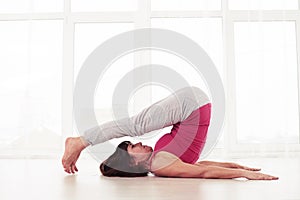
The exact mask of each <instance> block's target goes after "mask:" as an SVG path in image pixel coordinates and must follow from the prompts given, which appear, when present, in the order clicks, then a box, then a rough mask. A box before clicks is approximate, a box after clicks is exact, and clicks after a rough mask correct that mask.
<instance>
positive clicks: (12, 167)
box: [0, 157, 300, 200]
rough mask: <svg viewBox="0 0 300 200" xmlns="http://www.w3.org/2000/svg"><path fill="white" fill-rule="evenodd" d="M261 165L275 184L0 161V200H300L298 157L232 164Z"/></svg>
mask: <svg viewBox="0 0 300 200" xmlns="http://www.w3.org/2000/svg"><path fill="white" fill-rule="evenodd" d="M231 161H236V162H238V163H241V164H245V165H249V166H253V167H261V168H262V172H265V173H269V174H272V175H276V176H279V177H280V179H279V180H277V181H248V180H245V179H235V180H220V179H181V178H180V179H179V178H159V177H154V176H148V177H142V178H107V177H103V176H101V175H100V172H99V171H98V163H97V162H96V161H94V160H89V159H81V160H80V161H79V163H78V168H79V173H78V174H76V175H67V174H65V172H64V171H63V170H62V168H61V162H60V160H59V159H57V160H56V159H0V186H1V187H0V199H1V200H19V199H22V200H27V199H28V200H35V199H39V200H40V199H41V200H46V199H49V200H50V199H51V200H69V199H70V200H77V199H78V200H79V199H80V200H94V199H95V200H96V199H97V200H100V199H106V200H115V199H118V200H119V199H143V200H144V199H155V200H161V199H172V200H176V199H188V200H192V199H201V200H215V199H218V200H221V199H228V200H241V199H242V200H247V199H249V200H250V199H251V200H254V199H255V200H259V199H272V200H274V199H280V200H300V158H295V157H294V158H255V159H254V158H251V159H250V158H249V159H237V160H231Z"/></svg>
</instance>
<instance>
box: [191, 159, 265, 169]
mask: <svg viewBox="0 0 300 200" xmlns="http://www.w3.org/2000/svg"><path fill="white" fill-rule="evenodd" d="M195 165H210V166H217V167H225V168H236V169H245V170H249V171H260V169H259V168H252V167H247V166H243V165H239V164H237V163H231V162H215V161H200V162H198V163H196V164H195Z"/></svg>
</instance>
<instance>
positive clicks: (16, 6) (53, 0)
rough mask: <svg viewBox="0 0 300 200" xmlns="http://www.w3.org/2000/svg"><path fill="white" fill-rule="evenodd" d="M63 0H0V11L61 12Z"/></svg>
mask: <svg viewBox="0 0 300 200" xmlns="http://www.w3.org/2000/svg"><path fill="white" fill-rule="evenodd" d="M63 6H64V1H63V0H0V13H28V12H62V11H63Z"/></svg>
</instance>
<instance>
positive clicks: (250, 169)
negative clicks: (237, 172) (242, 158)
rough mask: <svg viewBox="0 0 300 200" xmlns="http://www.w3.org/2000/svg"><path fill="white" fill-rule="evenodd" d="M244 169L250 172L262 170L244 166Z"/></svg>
mask: <svg viewBox="0 0 300 200" xmlns="http://www.w3.org/2000/svg"><path fill="white" fill-rule="evenodd" d="M242 169H245V170H249V171H260V170H261V169H260V168H252V167H246V166H243V168H242Z"/></svg>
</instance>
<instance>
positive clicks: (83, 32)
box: [74, 23, 134, 109]
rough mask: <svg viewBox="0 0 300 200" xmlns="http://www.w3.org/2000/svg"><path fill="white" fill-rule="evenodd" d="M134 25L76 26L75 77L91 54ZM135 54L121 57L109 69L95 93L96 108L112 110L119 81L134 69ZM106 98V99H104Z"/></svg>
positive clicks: (83, 24)
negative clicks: (113, 96) (113, 97)
mask: <svg viewBox="0 0 300 200" xmlns="http://www.w3.org/2000/svg"><path fill="white" fill-rule="evenodd" d="M133 27H134V26H133V24H132V23H80V24H76V26H75V52H74V53H75V55H74V56H75V60H74V61H75V77H74V81H76V77H77V75H78V73H79V70H80V68H81V66H82V64H83V62H84V61H85V59H86V58H87V57H88V56H89V54H90V53H91V52H92V51H93V50H94V49H95V48H96V47H98V46H99V45H101V44H102V43H103V42H104V41H106V40H108V39H110V38H111V37H113V36H115V35H117V34H120V33H122V32H125V31H129V30H132V29H133ZM133 61H134V57H133V54H129V55H127V56H124V57H121V58H119V59H118V60H116V61H115V62H114V63H112V65H111V66H109V67H108V68H107V70H106V71H105V73H104V74H103V76H102V77H101V80H99V83H98V87H97V90H96V91H95V105H94V106H95V108H96V109H110V108H111V105H112V104H111V103H112V102H111V101H112V95H113V92H114V88H115V87H116V85H117V83H118V81H119V80H120V79H121V78H122V77H123V76H124V75H125V74H126V73H127V72H128V71H130V70H132V69H133V67H134V62H133ZM103 97H105V98H103Z"/></svg>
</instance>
